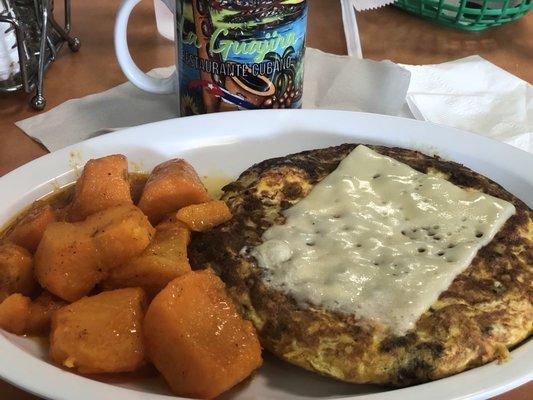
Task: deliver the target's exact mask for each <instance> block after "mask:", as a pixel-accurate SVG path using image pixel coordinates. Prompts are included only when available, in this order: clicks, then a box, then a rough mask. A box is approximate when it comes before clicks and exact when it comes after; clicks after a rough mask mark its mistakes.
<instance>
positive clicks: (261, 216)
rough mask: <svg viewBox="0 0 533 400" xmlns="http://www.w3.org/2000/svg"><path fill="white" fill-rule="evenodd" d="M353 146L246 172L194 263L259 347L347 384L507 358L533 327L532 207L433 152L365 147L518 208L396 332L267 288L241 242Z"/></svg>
mask: <svg viewBox="0 0 533 400" xmlns="http://www.w3.org/2000/svg"><path fill="white" fill-rule="evenodd" d="M355 147H357V144H344V145H341V146H336V147H330V148H326V149H318V150H311V151H305V152H302V153H298V154H293V155H289V156H286V157H281V158H275V159H270V160H266V161H263V162H261V163H259V164H256V165H254V166H252V167H251V168H249V169H248V170H246V171H245V172H244V173H242V174H241V176H240V177H239V178H238V179H237V180H236V181H234V182H232V183H230V184H229V185H227V186H226V187H224V189H223V192H224V194H223V196H222V199H223V200H225V201H226V202H227V204H228V206H229V207H230V209H231V211H232V213H233V216H234V217H233V219H232V220H231V221H229V222H228V223H226V224H224V225H221V226H219V227H217V228H215V229H213V230H211V231H208V232H205V233H202V234H198V235H197V236H195V237H194V238H193V241H192V243H191V245H190V247H189V257H190V261H191V265H192V266H193V268H195V269H203V268H211V269H213V270H214V271H216V272H217V273H218V274H219V275H220V276H221V278H222V279H223V280H224V282H225V283H226V285H227V287H228V289H229V291H230V293H231V295H232V296H233V298H234V299H235V301H236V302H237V304H239V305H240V309H241V311H242V313H243V315H244V316H245V317H246V318H248V319H249V320H250V321H252V323H253V324H254V325H255V327H256V329H257V331H258V333H259V336H260V339H261V342H262V345H263V347H265V348H266V349H267V350H269V351H270V352H272V353H273V354H275V355H276V356H278V357H279V358H281V359H283V360H286V361H288V362H290V363H292V364H295V365H297V366H300V367H302V368H305V369H307V370H310V371H314V372H317V373H320V374H323V375H326V376H329V377H332V378H335V379H339V380H342V381H345V382H352V383H375V384H385V385H393V386H407V385H412V384H417V383H421V382H426V381H430V380H435V379H440V378H443V377H446V376H449V375H453V374H456V373H459V372H461V371H464V370H467V369H470V368H474V367H477V366H480V365H483V364H485V363H488V362H490V361H493V360H495V359H499V360H503V359H505V358H506V357H507V355H508V351H509V349H511V348H513V347H514V346H517V345H518V344H520V343H521V342H523V341H524V340H526V339H527V338H528V337H529V335H530V334H531V332H532V329H533V305H532V303H533V285H532V282H533V279H532V278H533V212H532V210H531V209H530V208H529V207H528V206H527V205H526V204H524V203H523V202H522V201H520V200H519V199H518V198H516V197H515V196H513V195H512V194H510V193H509V192H507V191H506V190H505V189H503V188H502V187H501V186H499V185H498V184H496V183H495V182H493V181H491V180H490V179H488V178H486V177H484V176H482V175H480V174H478V173H476V172H474V171H472V170H470V169H468V168H466V167H464V166H462V165H460V164H457V163H454V162H450V161H446V160H443V159H441V158H439V157H430V156H427V155H424V154H422V153H420V152H417V151H412V150H406V149H401V148H389V147H382V146H369V147H370V148H371V149H372V150H374V151H376V152H378V153H380V154H382V155H385V156H388V157H391V158H393V159H395V160H397V161H400V162H401V163H405V164H406V165H408V166H410V167H411V168H413V169H415V170H416V171H419V172H422V173H425V174H428V175H434V176H439V177H441V178H444V179H446V180H448V181H449V182H451V183H453V184H454V185H457V186H459V187H461V188H463V189H465V190H469V191H479V192H484V193H486V194H489V195H491V196H494V197H497V198H499V199H503V200H506V201H508V202H510V203H512V204H513V205H514V207H515V209H516V213H515V214H514V215H513V216H512V217H510V218H509V219H508V220H507V221H506V222H505V224H504V225H503V227H502V228H501V229H500V230H499V232H498V233H497V234H496V236H495V237H494V239H493V240H492V241H490V243H488V245H486V246H484V247H482V248H481V249H480V250H479V251H478V252H477V254H476V256H475V257H474V259H473V261H472V262H471V263H470V265H469V266H468V267H467V268H466V270H464V271H463V272H462V273H460V274H459V275H457V276H456V277H455V279H454V280H453V283H452V284H451V285H450V286H449V287H448V288H447V290H445V291H444V292H443V293H441V294H440V296H439V297H438V300H437V301H435V302H434V303H433V304H432V305H431V306H430V307H429V308H428V309H427V310H426V311H425V312H424V313H423V314H422V315H421V316H420V318H418V320H417V321H416V324H415V326H414V328H412V329H409V330H408V331H407V332H405V333H402V334H398V333H394V332H393V331H391V330H390V329H388V327H387V326H384V325H383V324H380V323H379V322H376V321H368V320H364V318H361V317H359V316H357V315H355V314H354V313H352V314H349V313H345V312H338V311H332V310H330V309H328V308H325V307H321V306H317V305H313V304H307V305H302V303H301V302H299V301H296V299H295V298H293V297H292V296H291V295H290V294H288V293H287V292H286V291H282V290H279V289H276V288H273V287H272V286H271V285H269V284H267V282H266V280H265V276H266V275H265V271H264V270H263V269H262V268H261V267H260V266H259V265H258V263H257V260H256V259H255V258H254V257H252V256H251V255H250V251H249V249H252V248H254V247H256V246H259V245H261V243H262V235H263V233H264V232H265V231H267V230H268V229H269V228H270V227H271V226H274V225H283V224H284V223H285V216H284V214H283V212H284V210H287V209H289V208H291V207H292V206H293V205H295V204H296V203H298V202H299V201H300V200H302V199H304V198H305V197H306V196H307V195H308V194H309V193H310V192H311V190H312V189H313V187H315V185H317V184H318V183H319V182H321V181H322V180H323V179H324V178H325V177H327V176H328V175H329V174H331V173H332V172H333V171H334V170H335V169H336V168H337V167H338V165H339V163H340V162H341V161H342V160H343V159H344V158H345V157H346V156H347V155H348V154H349V153H350V152H351V151H352V150H353V149H354V148H355Z"/></svg>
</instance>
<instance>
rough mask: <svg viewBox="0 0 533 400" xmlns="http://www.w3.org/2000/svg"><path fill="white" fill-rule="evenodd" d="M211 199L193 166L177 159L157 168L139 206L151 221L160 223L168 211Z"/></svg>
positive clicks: (148, 182) (147, 183) (149, 180)
mask: <svg viewBox="0 0 533 400" xmlns="http://www.w3.org/2000/svg"><path fill="white" fill-rule="evenodd" d="M208 200H209V195H208V194H207V190H206V189H205V187H204V185H203V184H202V182H201V180H200V177H199V176H198V174H197V173H196V171H195V170H194V168H193V167H192V165H191V164H189V163H188V162H187V161H185V160H182V159H174V160H169V161H167V162H164V163H162V164H159V165H158V166H157V167H155V168H154V170H153V171H152V173H151V174H150V177H149V178H148V181H147V182H146V185H145V187H144V190H143V193H142V195H141V199H140V200H139V204H138V205H139V208H140V209H141V210H142V211H143V212H144V213H145V214H146V215H148V218H149V219H150V222H152V223H158V222H159V221H161V219H162V218H163V217H164V216H165V214H168V213H170V212H173V211H177V210H179V209H180V208H182V207H185V206H188V205H191V204H199V203H205V202H206V201H208Z"/></svg>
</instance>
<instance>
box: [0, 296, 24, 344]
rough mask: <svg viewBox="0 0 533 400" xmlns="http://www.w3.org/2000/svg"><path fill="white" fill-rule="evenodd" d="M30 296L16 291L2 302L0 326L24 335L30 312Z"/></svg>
mask: <svg viewBox="0 0 533 400" xmlns="http://www.w3.org/2000/svg"><path fill="white" fill-rule="evenodd" d="M30 301H31V300H30V298H29V297H26V296H23V295H21V294H20V293H15V294H12V295H11V296H9V297H8V298H7V299H5V300H4V301H3V302H2V303H1V304H0V328H2V329H5V330H6V331H8V332H11V333H14V334H16V335H22V334H23V333H24V331H25V330H26V323H27V320H28V316H29V313H30Z"/></svg>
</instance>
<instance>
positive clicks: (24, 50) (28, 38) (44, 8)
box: [0, 0, 80, 110]
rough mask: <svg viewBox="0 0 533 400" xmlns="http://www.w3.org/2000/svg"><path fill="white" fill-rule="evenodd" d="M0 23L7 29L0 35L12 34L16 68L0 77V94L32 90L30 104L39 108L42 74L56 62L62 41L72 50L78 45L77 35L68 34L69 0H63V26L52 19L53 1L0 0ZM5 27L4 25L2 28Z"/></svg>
mask: <svg viewBox="0 0 533 400" xmlns="http://www.w3.org/2000/svg"><path fill="white" fill-rule="evenodd" d="M0 5H2V6H3V7H2V8H0V23H1V22H3V23H4V24H0V26H2V27H5V26H6V24H5V23H7V24H9V27H8V28H7V30H3V31H2V32H0V34H8V33H9V32H14V33H15V38H16V43H15V44H14V45H13V47H12V48H13V49H14V48H15V46H16V47H17V52H18V60H19V61H18V62H19V66H20V68H19V70H18V71H17V72H16V73H14V74H12V75H10V76H9V77H8V78H7V79H4V80H1V79H0V93H7V92H14V91H18V90H24V91H25V92H26V93H31V92H35V95H34V96H33V97H32V99H31V100H30V105H31V106H32V108H34V109H35V110H42V109H43V108H44V107H45V105H46V99H45V97H44V94H43V80H44V73H45V71H46V69H47V68H48V66H49V65H50V64H51V63H52V62H53V61H55V59H56V55H57V53H58V52H59V50H60V49H61V47H62V46H63V44H64V43H67V44H68V47H69V48H70V50H72V51H73V52H76V51H78V50H79V48H80V41H79V39H78V38H77V37H71V36H70V29H71V24H70V0H64V7H65V9H64V12H65V20H64V24H63V26H62V25H60V24H59V23H58V22H57V21H56V20H55V18H54V1H53V0H0ZM4 29H5V28H4Z"/></svg>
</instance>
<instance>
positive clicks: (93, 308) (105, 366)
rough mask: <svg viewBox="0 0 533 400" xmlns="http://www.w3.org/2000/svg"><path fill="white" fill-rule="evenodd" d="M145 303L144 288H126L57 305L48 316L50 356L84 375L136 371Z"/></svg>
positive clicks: (140, 356)
mask: <svg viewBox="0 0 533 400" xmlns="http://www.w3.org/2000/svg"><path fill="white" fill-rule="evenodd" d="M145 306H146V295H145V294H144V291H143V290H142V289H140V288H128V289H119V290H113V291H110V292H103V293H100V294H97V295H96V296H91V297H84V298H83V299H81V300H78V301H76V302H75V303H72V304H70V305H68V306H65V307H63V308H61V309H60V310H58V311H56V312H55V314H54V315H53V317H52V330H51V333H50V357H51V358H52V360H53V361H54V362H56V363H57V364H60V365H62V366H65V367H67V368H74V369H76V370H77V371H79V372H81V373H84V374H91V373H104V372H130V371H134V370H136V369H137V368H139V367H140V366H142V365H143V363H144V347H143V343H142V331H141V324H142V320H143V317H144V311H145Z"/></svg>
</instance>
